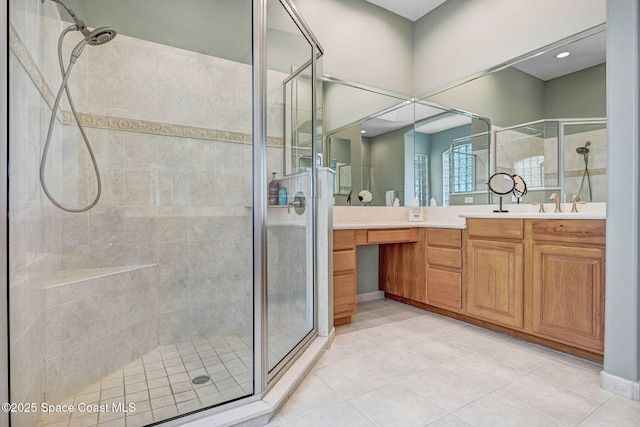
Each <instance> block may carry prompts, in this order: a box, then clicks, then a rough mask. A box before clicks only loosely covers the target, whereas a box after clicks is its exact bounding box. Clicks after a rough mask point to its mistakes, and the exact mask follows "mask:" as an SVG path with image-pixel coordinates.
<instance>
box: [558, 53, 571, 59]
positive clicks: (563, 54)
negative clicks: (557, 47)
mask: <svg viewBox="0 0 640 427" xmlns="http://www.w3.org/2000/svg"><path fill="white" fill-rule="evenodd" d="M569 55H571V54H570V53H569V52H561V53H559V54H557V55H556V58H566V57H567V56H569Z"/></svg>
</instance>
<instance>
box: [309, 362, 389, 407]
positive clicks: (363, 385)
mask: <svg viewBox="0 0 640 427" xmlns="http://www.w3.org/2000/svg"><path fill="white" fill-rule="evenodd" d="M313 375H316V376H317V377H318V378H320V379H321V380H322V381H323V382H324V383H325V384H327V385H328V386H329V387H331V388H332V389H334V390H335V391H336V392H337V393H338V394H339V395H340V396H342V397H343V398H345V399H348V398H350V397H353V396H356V395H359V394H362V393H366V392H368V391H371V390H373V389H375V388H378V387H380V386H382V385H385V384H389V383H390V382H392V381H393V377H392V376H390V375H388V374H387V373H386V372H384V370H383V369H379V368H375V367H372V366H368V365H365V364H364V363H363V362H362V360H360V359H358V358H351V359H348V360H345V361H344V362H343V363H341V364H337V365H333V366H328V367H325V368H320V369H318V370H316V371H314V373H313Z"/></svg>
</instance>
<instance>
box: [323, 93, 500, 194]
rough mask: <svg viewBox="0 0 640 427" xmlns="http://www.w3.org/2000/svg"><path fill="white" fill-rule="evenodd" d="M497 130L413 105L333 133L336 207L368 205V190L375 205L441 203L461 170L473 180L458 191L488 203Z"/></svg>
mask: <svg viewBox="0 0 640 427" xmlns="http://www.w3.org/2000/svg"><path fill="white" fill-rule="evenodd" d="M489 129H490V123H489V120H488V119H486V118H483V117H479V116H476V115H473V114H469V113H466V112H462V111H457V110H453V109H449V108H446V107H443V106H438V105H434V104H433V103H429V102H426V101H423V102H416V101H415V100H406V101H403V102H401V103H399V104H396V105H393V106H391V107H389V108H386V109H384V110H382V111H379V112H377V113H375V114H372V115H370V116H368V117H365V118H364V119H362V120H357V121H356V122H354V123H351V124H348V125H346V126H344V127H342V128H340V129H337V130H335V131H333V132H329V133H328V134H327V136H326V144H325V147H326V149H327V152H326V158H327V159H328V160H329V166H330V167H331V168H332V169H334V170H335V171H336V175H335V183H334V198H335V202H336V205H347V204H349V201H351V204H352V205H360V204H361V203H360V202H359V201H358V197H357V195H358V193H359V192H360V191H362V190H367V191H369V192H370V193H371V194H372V196H373V199H372V201H371V202H370V203H368V204H369V205H372V206H393V205H394V203H395V205H399V206H408V205H410V204H411V202H412V201H413V199H414V198H415V199H416V200H417V201H418V203H419V204H420V205H421V206H426V205H427V204H429V203H430V201H431V203H436V204H439V205H441V204H443V203H447V202H448V197H449V188H448V185H449V182H450V180H449V174H450V173H451V172H453V169H454V168H456V170H458V171H459V172H461V173H462V172H464V174H465V176H464V178H463V179H461V180H460V182H459V183H458V187H459V188H460V189H462V188H463V186H464V189H465V190H467V191H469V192H470V193H474V194H473V196H472V197H477V198H479V199H480V198H482V200H481V202H483V203H487V202H488V193H487V191H486V180H487V178H488V174H489V166H490V161H489V145H490V132H489ZM449 165H452V167H449ZM451 190H454V188H451ZM396 199H397V201H396Z"/></svg>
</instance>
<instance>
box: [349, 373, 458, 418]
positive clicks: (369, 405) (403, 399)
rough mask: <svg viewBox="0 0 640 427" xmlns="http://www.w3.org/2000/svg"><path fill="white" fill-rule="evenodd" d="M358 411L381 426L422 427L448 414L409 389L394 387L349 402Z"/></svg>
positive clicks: (394, 384) (381, 389)
mask: <svg viewBox="0 0 640 427" xmlns="http://www.w3.org/2000/svg"><path fill="white" fill-rule="evenodd" d="M349 403H351V404H352V405H353V406H354V407H355V408H356V409H357V410H359V411H360V412H362V413H363V414H364V415H365V416H366V417H367V418H369V419H371V420H372V421H373V422H374V423H375V424H376V425H378V426H382V427H384V426H389V427H397V426H403V427H420V426H424V425H427V424H429V423H430V422H433V421H435V420H437V419H438V418H441V417H443V416H444V415H446V414H447V411H446V410H444V409H443V408H441V407H439V406H438V405H436V404H434V403H433V402H430V401H428V400H427V399H425V398H424V397H422V396H420V395H419V394H418V393H416V392H415V391H413V390H411V389H410V388H408V387H406V386H404V385H402V384H399V383H393V384H389V385H385V386H382V387H380V388H377V389H375V390H372V391H370V392H368V393H365V394H361V395H359V396H356V397H354V398H351V399H349Z"/></svg>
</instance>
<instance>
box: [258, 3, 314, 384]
mask: <svg viewBox="0 0 640 427" xmlns="http://www.w3.org/2000/svg"><path fill="white" fill-rule="evenodd" d="M279 2H280V4H281V5H282V7H283V8H284V9H285V10H286V11H287V13H288V14H289V16H290V17H291V19H292V20H293V22H294V23H295V24H296V26H297V27H298V28H299V30H300V32H301V33H302V34H303V35H304V37H305V38H306V39H307V41H308V42H309V44H310V45H311V47H312V55H311V70H312V71H311V74H312V76H311V80H312V88H311V90H312V135H311V138H312V141H313V148H312V150H313V151H312V152H313V154H312V155H313V158H314V159H315V157H316V154H317V153H316V151H317V147H316V141H317V136H318V135H317V110H316V105H317V90H316V85H317V81H318V77H319V76H318V75H317V69H316V61H317V57H318V56H319V55H320V56H321V55H322V54H323V50H322V47H321V46H320V44H319V42H318V40H317V39H316V38H315V36H314V35H313V33H312V32H311V30H310V29H309V27H308V25H307V24H306V22H305V21H304V20H303V19H302V17H301V16H300V14H299V12H298V11H297V9H296V8H295V6H294V5H293V4H292V3H291V1H290V0H279ZM252 37H253V48H252V49H253V51H252V55H253V61H252V67H253V68H252V71H253V77H252V82H253V140H252V143H253V239H254V240H253V271H254V275H253V285H254V286H253V292H254V393H255V394H256V395H263V394H264V393H265V392H266V391H267V390H268V389H269V386H270V385H272V384H274V383H275V380H277V379H278V378H279V377H280V376H281V375H282V374H283V373H284V372H285V371H286V368H287V367H288V366H289V365H290V363H292V362H293V361H294V360H295V359H296V358H297V356H299V355H300V354H301V351H302V350H303V349H304V348H305V347H306V346H307V345H308V344H309V343H310V342H311V340H312V339H313V338H314V337H315V335H317V329H318V316H317V313H318V310H317V271H316V265H317V262H316V257H317V254H316V250H315V247H314V249H313V259H314V262H313V274H312V276H313V282H314V283H313V294H314V320H313V329H312V330H311V332H310V333H309V334H308V335H307V336H306V337H305V338H304V339H303V340H302V341H301V342H300V343H299V344H298V345H297V346H296V347H295V348H294V349H293V350H292V351H291V352H290V353H289V355H288V356H287V357H285V358H284V359H283V360H282V361H281V362H280V363H279V364H278V365H277V366H276V367H275V368H274V369H272V371H271V373H269V370H268V361H267V354H268V342H267V338H268V335H267V334H268V329H267V328H268V322H267V320H268V319H267V193H266V189H267V178H266V177H267V172H268V171H267V160H266V159H267V152H266V147H267V145H266V142H267V0H253V35H252ZM311 186H312V187H311V193H312V194H311V195H310V196H309V197H308V199H307V200H308V201H309V205H308V206H309V207H310V208H311V209H312V215H313V227H312V230H311V232H312V239H311V245H315V241H316V222H317V221H316V218H315V215H316V211H317V210H316V194H317V192H316V165H315V161H314V164H313V168H312V177H311Z"/></svg>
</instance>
